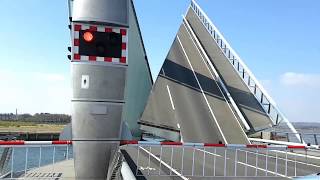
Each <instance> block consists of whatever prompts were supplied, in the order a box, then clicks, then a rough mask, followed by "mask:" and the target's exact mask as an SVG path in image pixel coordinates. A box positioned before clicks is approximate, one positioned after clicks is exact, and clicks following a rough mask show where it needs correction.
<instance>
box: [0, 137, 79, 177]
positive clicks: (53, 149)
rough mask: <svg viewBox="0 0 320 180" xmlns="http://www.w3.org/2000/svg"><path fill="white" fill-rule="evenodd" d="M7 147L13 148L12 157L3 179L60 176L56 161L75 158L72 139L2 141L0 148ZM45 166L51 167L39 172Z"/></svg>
mask: <svg viewBox="0 0 320 180" xmlns="http://www.w3.org/2000/svg"><path fill="white" fill-rule="evenodd" d="M5 148H7V149H8V148H9V149H10V150H11V157H10V160H9V161H8V166H7V168H6V172H3V175H4V176H3V177H2V179H19V178H22V179H52V178H59V177H60V176H61V173H57V172H55V170H54V166H55V165H56V163H58V162H60V161H64V160H69V159H72V158H73V153H72V152H73V151H72V145H71V141H1V142H0V149H5ZM44 166H48V167H49V168H46V171H39V172H37V170H40V169H39V168H42V167H44Z"/></svg>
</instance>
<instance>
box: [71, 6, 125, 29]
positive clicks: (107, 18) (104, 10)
mask: <svg viewBox="0 0 320 180" xmlns="http://www.w3.org/2000/svg"><path fill="white" fill-rule="evenodd" d="M128 3H129V2H128V0H75V1H73V14H72V20H73V21H78V22H98V23H103V24H115V25H119V26H128V24H129V23H128Z"/></svg>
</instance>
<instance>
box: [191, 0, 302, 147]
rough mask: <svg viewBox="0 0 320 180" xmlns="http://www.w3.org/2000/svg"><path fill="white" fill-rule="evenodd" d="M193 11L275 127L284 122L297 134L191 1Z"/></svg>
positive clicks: (207, 18) (225, 41)
mask: <svg viewBox="0 0 320 180" xmlns="http://www.w3.org/2000/svg"><path fill="white" fill-rule="evenodd" d="M190 7H191V9H192V10H193V11H194V12H195V14H197V16H198V18H199V19H200V21H201V22H202V24H203V26H204V27H205V28H206V29H207V31H208V32H209V33H210V34H211V36H212V37H213V39H214V40H215V41H216V42H217V44H218V45H219V47H220V48H221V50H222V52H224V55H225V56H226V57H227V58H228V60H229V62H230V63H232V65H233V67H234V69H235V70H236V71H237V72H238V75H239V76H240V77H241V79H242V80H243V82H244V83H245V84H246V85H247V87H248V89H250V91H251V93H253V94H254V96H255V97H256V99H257V100H258V102H259V103H260V104H261V106H262V107H263V109H264V110H265V112H266V113H267V114H268V116H269V118H270V119H271V121H272V123H273V125H278V124H280V123H281V122H282V121H284V122H285V123H286V124H287V126H288V127H289V128H290V129H291V131H292V132H294V133H297V131H296V129H295V128H294V126H293V125H292V124H291V123H290V122H289V120H288V119H287V118H286V117H285V116H284V114H283V113H282V112H281V111H280V110H279V108H278V107H277V105H276V103H275V101H274V100H273V99H272V98H271V97H270V95H269V94H268V93H267V92H266V90H265V89H264V88H263V87H262V85H261V84H260V83H259V81H258V80H257V79H256V77H255V76H254V75H253V73H252V72H251V71H250V70H249V68H248V67H247V65H246V64H245V63H244V62H243V60H242V59H241V58H240V56H239V55H238V54H237V53H236V52H235V51H234V50H233V49H232V47H231V46H230V44H229V43H228V42H227V40H226V39H225V38H224V37H223V35H222V34H221V33H220V31H219V30H218V28H217V27H216V26H215V25H214V24H213V23H212V22H211V20H210V19H209V17H208V16H207V15H206V13H205V12H204V11H203V10H202V9H201V8H200V6H199V5H198V4H197V3H196V2H195V0H191V5H190ZM296 138H297V139H298V140H299V141H301V139H302V138H301V137H300V136H299V135H298V134H297V135H296Z"/></svg>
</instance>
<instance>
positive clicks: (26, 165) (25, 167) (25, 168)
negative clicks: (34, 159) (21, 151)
mask: <svg viewBox="0 0 320 180" xmlns="http://www.w3.org/2000/svg"><path fill="white" fill-rule="evenodd" d="M28 151H29V148H28V147H26V158H25V160H26V162H25V164H24V177H26V175H27V168H28Z"/></svg>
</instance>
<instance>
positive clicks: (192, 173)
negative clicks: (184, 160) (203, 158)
mask: <svg viewBox="0 0 320 180" xmlns="http://www.w3.org/2000/svg"><path fill="white" fill-rule="evenodd" d="M195 151H196V148H195V147H193V152H192V172H191V175H192V176H193V175H194V154H195Z"/></svg>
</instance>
